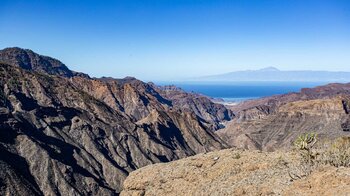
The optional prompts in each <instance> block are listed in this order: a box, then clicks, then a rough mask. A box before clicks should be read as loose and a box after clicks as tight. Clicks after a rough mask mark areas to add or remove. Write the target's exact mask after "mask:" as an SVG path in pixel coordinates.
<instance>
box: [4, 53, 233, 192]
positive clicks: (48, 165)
mask: <svg viewBox="0 0 350 196" xmlns="http://www.w3.org/2000/svg"><path fill="white" fill-rule="evenodd" d="M0 62H1V63H0V98H1V99H0V155H1V156H0V182H1V183H0V195H117V194H118V193H119V192H120V191H121V187H122V182H123V181H124V179H125V178H126V176H127V175H128V174H129V173H130V172H131V171H133V170H135V169H137V168H140V167H143V166H145V165H148V164H152V163H157V162H168V161H172V160H176V159H180V158H183V157H187V156H190V155H194V154H197V153H200V152H208V151H212V150H215V149H223V148H226V147H228V145H227V144H226V143H225V142H224V141H222V140H221V139H220V138H219V137H218V136H217V135H216V134H215V133H214V131H215V130H216V129H218V127H219V123H221V122H222V121H227V120H230V119H231V118H232V117H233V113H232V112H231V111H230V110H228V109H227V108H225V107H224V106H222V105H219V104H215V103H213V102H211V101H210V99H208V98H207V97H204V96H201V95H197V94H189V93H186V92H184V91H181V90H180V89H171V88H168V89H162V88H159V87H157V86H155V85H153V84H147V83H144V82H142V81H139V80H137V79H135V78H125V79H113V78H91V77H89V76H88V75H86V74H82V73H77V72H74V71H71V70H70V69H68V68H67V66H66V65H64V64H63V63H62V62H60V61H58V60H56V59H53V58H51V57H46V56H42V55H39V54H36V53H34V52H33V51H31V50H26V49H21V48H6V49H4V50H0Z"/></svg>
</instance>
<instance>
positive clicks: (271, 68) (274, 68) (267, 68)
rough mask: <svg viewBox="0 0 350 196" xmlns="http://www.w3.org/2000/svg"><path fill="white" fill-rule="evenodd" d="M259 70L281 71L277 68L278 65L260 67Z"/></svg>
mask: <svg viewBox="0 0 350 196" xmlns="http://www.w3.org/2000/svg"><path fill="white" fill-rule="evenodd" d="M259 71H280V70H279V69H277V68H276V67H265V68H262V69H259Z"/></svg>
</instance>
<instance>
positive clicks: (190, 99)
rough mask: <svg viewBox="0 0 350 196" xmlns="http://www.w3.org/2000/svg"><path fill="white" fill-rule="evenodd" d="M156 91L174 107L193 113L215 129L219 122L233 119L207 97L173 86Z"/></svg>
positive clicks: (231, 115)
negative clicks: (214, 126)
mask: <svg viewBox="0 0 350 196" xmlns="http://www.w3.org/2000/svg"><path fill="white" fill-rule="evenodd" d="M156 89H157V90H158V92H159V93H160V94H161V95H162V96H164V97H166V98H167V99H169V100H172V102H173V103H174V105H179V106H181V108H183V109H185V110H188V111H194V112H195V113H196V114H197V115H198V116H200V117H201V118H202V119H204V120H206V121H207V122H211V123H212V124H214V125H216V128H219V123H220V122H223V121H228V120H231V119H233V118H234V114H233V112H232V111H231V110H227V108H226V107H224V106H223V105H221V104H217V103H213V102H212V101H211V98H209V97H205V96H203V95H200V94H195V93H187V92H185V91H183V90H182V89H181V88H178V87H175V86H163V87H158V88H156Z"/></svg>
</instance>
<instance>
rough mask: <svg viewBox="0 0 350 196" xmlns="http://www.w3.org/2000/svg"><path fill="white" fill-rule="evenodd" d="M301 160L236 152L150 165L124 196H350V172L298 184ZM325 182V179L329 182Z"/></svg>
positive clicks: (130, 181) (319, 173)
mask: <svg viewBox="0 0 350 196" xmlns="http://www.w3.org/2000/svg"><path fill="white" fill-rule="evenodd" d="M300 159H301V157H300V156H299V155H298V154H296V153H294V152H283V151H282V152H281V151H276V152H272V153H267V152H259V151H237V150H232V149H227V150H221V151H216V152H210V153H207V154H199V155H196V156H193V157H189V158H185V159H181V160H177V161H173V162H171V163H160V164H154V165H149V166H146V167H144V168H141V169H139V170H136V171H134V172H132V173H131V174H130V176H128V178H127V179H126V180H125V182H124V189H123V191H122V193H121V195H122V196H128V195H133V196H138V195H140V196H141V195H146V196H151V195H157V196H160V195H174V196H175V195H315V196H316V195H348V194H349V193H350V176H349V172H350V168H344V167H340V168H335V167H333V166H320V167H319V168H318V169H316V170H315V171H313V172H312V173H311V175H309V176H307V177H304V178H302V179H298V180H293V179H292V178H291V177H290V175H289V173H294V172H298V167H296V166H298V165H299V162H300ZM325 179H326V180H325Z"/></svg>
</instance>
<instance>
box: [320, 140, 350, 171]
mask: <svg viewBox="0 0 350 196" xmlns="http://www.w3.org/2000/svg"><path fill="white" fill-rule="evenodd" d="M319 151H320V152H319V154H320V155H319V156H318V157H317V161H318V162H319V163H321V164H328V165H332V166H335V167H350V137H342V138H338V139H336V140H335V141H332V142H324V143H323V144H322V145H321V147H320V150H319Z"/></svg>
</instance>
